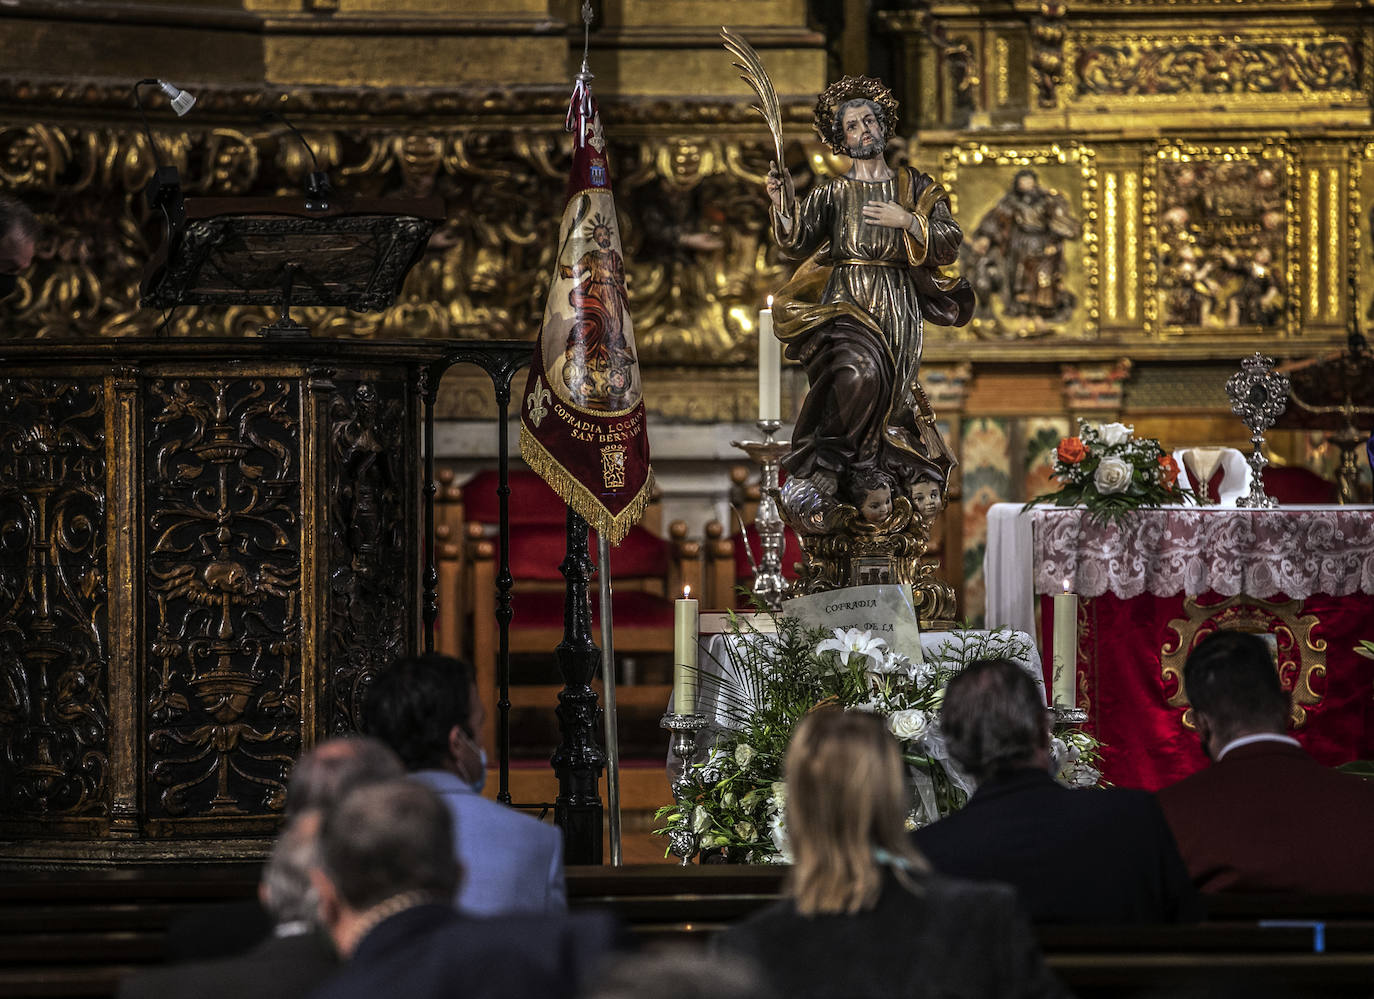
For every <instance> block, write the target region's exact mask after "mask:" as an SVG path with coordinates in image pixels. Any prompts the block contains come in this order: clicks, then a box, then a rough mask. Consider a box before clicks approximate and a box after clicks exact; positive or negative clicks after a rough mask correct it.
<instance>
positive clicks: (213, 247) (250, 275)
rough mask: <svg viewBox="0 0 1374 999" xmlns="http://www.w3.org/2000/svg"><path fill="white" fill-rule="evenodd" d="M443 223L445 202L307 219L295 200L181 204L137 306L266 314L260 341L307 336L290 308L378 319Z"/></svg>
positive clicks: (361, 202)
mask: <svg viewBox="0 0 1374 999" xmlns="http://www.w3.org/2000/svg"><path fill="white" fill-rule="evenodd" d="M443 219H444V203H443V199H441V198H438V197H431V198H424V199H396V198H367V199H356V200H352V201H343V200H338V201H334V202H333V203H332V204H331V205H330V206H329V207H328V208H326V209H325V210H324V211H312V210H307V209H306V208H305V207H304V205H303V203H302V202H301V199H300V198H297V197H286V198H188V199H187V200H186V202H185V219H184V221H180V220H178V224H177V225H176V227H175V228H174V229H173V231H172V232H171V233H170V234H169V236H168V239H167V242H166V244H164V246H163V247H162V249H160V250H159V251H158V252H157V254H156V255H155V256H154V257H153V259H152V261H151V262H150V263H149V265H148V268H147V270H146V271H145V272H144V276H143V283H142V286H141V288H140V292H141V295H142V299H141V304H142V305H144V306H145V307H149V308H156V309H164V310H165V309H173V308H176V307H177V306H181V305H268V306H275V307H276V308H277V310H278V318H277V321H276V322H274V323H271V324H269V325H267V326H264V327H262V329H261V331H260V332H261V334H262V335H263V336H277V337H281V336H289V337H303V336H309V335H310V331H309V330H308V329H307V328H306V327H304V326H302V325H300V324H299V323H297V322H296V321H295V320H293V319H292V318H291V315H290V310H291V306H293V305H342V306H345V307H347V308H349V309H353V310H354V311H357V312H380V311H381V310H383V309H386V308H389V307H390V306H391V305H392V303H393V302H395V301H396V296H397V294H398V293H399V292H400V290H401V283H402V282H403V281H404V280H405V276H406V274H407V273H408V272H409V271H410V268H411V267H412V266H414V264H415V262H416V261H417V260H419V259H420V255H421V254H422V253H423V252H424V249H425V244H426V243H427V242H428V240H429V236H430V233H432V232H433V231H434V229H435V227H436V226H437V225H438V224H439V223H440V222H442V221H443Z"/></svg>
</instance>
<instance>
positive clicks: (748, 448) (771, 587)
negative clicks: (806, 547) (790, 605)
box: [730, 420, 792, 611]
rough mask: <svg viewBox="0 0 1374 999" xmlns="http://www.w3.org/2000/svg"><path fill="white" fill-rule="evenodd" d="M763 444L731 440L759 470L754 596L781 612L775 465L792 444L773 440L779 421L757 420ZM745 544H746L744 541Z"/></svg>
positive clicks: (784, 587)
mask: <svg viewBox="0 0 1374 999" xmlns="http://www.w3.org/2000/svg"><path fill="white" fill-rule="evenodd" d="M758 425H759V429H760V430H762V431H763V440H762V441H731V442H730V446H731V447H737V448H739V449H740V450H741V451H743V452H744V453H745V454H747V455H749V457H750V459H752V460H753V462H754V463H755V464H757V465H758V466H759V468H760V469H761V472H760V475H759V509H758V512H757V513H756V514H754V527H755V528H756V529H757V530H758V532H759V548H760V549H761V551H760V554H759V561H758V565H756V566H755V567H754V586H753V592H754V596H755V597H757V598H758V601H759V603H761V604H762V605H763V606H765V607H767V608H768V609H769V610H772V611H777V610H782V601H783V598H784V597H786V596H787V589H788V587H787V580H786V579H785V578H783V574H782V549H783V531H782V517H781V516H779V514H778V503H777V500H776V499H775V497H776V496H777V495H778V467H779V466H778V463H779V462H780V461H781V460H782V456H783V455H785V454H787V452H788V451H790V450H791V449H792V442H791V441H779V440H774V439H773V435H774V434H775V433H777V432H778V430H779V429H781V427H782V421H781V420H759V421H758ZM746 544H747V541H746Z"/></svg>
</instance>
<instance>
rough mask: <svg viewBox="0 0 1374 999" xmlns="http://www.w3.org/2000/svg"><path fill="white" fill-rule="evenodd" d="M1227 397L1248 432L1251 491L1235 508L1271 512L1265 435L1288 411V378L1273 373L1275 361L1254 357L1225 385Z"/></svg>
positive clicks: (1249, 358) (1276, 501) (1275, 502)
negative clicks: (1250, 451) (1266, 474)
mask: <svg viewBox="0 0 1374 999" xmlns="http://www.w3.org/2000/svg"><path fill="white" fill-rule="evenodd" d="M1226 394H1227V396H1229V397H1230V399H1231V410H1232V412H1234V413H1235V414H1236V415H1237V416H1239V417H1240V419H1241V422H1242V423H1244V424H1245V425H1246V426H1247V427H1248V428H1249V429H1250V444H1251V445H1252V446H1253V448H1254V451H1253V452H1252V453H1251V454H1250V457H1249V462H1250V471H1251V472H1252V473H1253V474H1252V475H1251V478H1250V491H1249V492H1248V493H1246V494H1245V495H1244V496H1242V497H1241V498H1240V499H1239V500H1237V501H1236V506H1242V507H1250V508H1253V509H1256V510H1272V509H1273V508H1274V507H1276V506H1278V505H1279V502H1278V500H1276V499H1274V497H1272V496H1270V495H1269V494H1268V493H1266V492H1265V491H1264V466H1265V465H1267V464H1269V459H1268V458H1266V457H1265V456H1264V432H1265V431H1266V430H1268V429H1269V428H1270V427H1272V426H1273V425H1274V422H1275V421H1276V420H1277V419H1278V418H1279V416H1280V415H1282V413H1283V411H1284V410H1285V409H1287V408H1288V376H1287V375H1285V374H1283V373H1282V372H1279V371H1275V370H1274V359H1273V358H1272V357H1265V356H1264V355H1263V354H1258V353H1256V354H1253V355H1251V356H1250V357H1247V358H1246V359H1245V360H1244V361H1242V362H1241V364H1240V371H1238V372H1236V373H1235V374H1234V375H1232V376H1231V377H1230V378H1229V379H1228V380H1227V382H1226Z"/></svg>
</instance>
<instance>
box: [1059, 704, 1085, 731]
mask: <svg viewBox="0 0 1374 999" xmlns="http://www.w3.org/2000/svg"><path fill="white" fill-rule="evenodd" d="M1050 712H1051V713H1052V714H1053V715H1054V725H1055V727H1056V728H1058V727H1059V726H1061V725H1068V726H1070V727H1072V728H1078V726H1080V725H1082V724H1083V723H1084V722H1086V721H1087V720H1088V712H1086V711H1084V710H1083V709H1082V708H1066V707H1063V706H1061V705H1058V704H1056V705H1055V706H1054V707H1052V708H1050Z"/></svg>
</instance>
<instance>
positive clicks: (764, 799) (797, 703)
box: [655, 616, 1092, 863]
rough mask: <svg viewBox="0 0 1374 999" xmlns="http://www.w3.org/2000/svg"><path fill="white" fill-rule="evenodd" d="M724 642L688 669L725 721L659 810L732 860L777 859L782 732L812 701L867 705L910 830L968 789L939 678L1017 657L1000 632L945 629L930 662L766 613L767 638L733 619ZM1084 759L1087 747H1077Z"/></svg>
mask: <svg viewBox="0 0 1374 999" xmlns="http://www.w3.org/2000/svg"><path fill="white" fill-rule="evenodd" d="M731 633H732V635H731V640H730V641H728V642H727V643H726V647H727V649H728V650H729V651H728V654H729V656H730V659H731V661H730V663H729V664H723V665H724V667H725V668H723V669H722V670H721V671H720V672H719V674H717V673H714V672H705V671H703V672H702V673H700V674H699V676H700V680H701V683H702V684H703V685H707V684H714V685H716V687H717V689H716V691H715V692H716V695H717V701H718V703H720V704H722V705H725V706H726V707H725V715H726V718H727V719H728V722H729V724H730V725H731V728H729V729H728V730H726V731H724V732H723V733H722V734H721V737H720V739H719V741H717V743H716V744H715V745H714V746H713V747H712V748H711V749H710V751H709V753H708V755H707V758H706V760H705V761H704V762H701V763H698V764H696V765H694V766H693V767H692V768H691V770H690V774H689V776H690V778H691V779H692V780H693V781H694V786H693V787H692V788H691V790H690V791H689V793H688V794H687V795H686V796H684V798H683V799H682V802H681V803H680V804H674V805H669V806H666V807H664V808H661V809H659V811H658V814H657V816H656V817H657V819H658V820H659V821H660V822H661V823H662V826H661V827H660V828H658V829H656V830H655V832H656V833H658V834H660V835H667V834H669V833H671V832H673V831H675V830H683V829H690V830H691V831H692V832H693V833H695V834H696V836H697V842H698V845H699V847H700V849H701V851H702V852H703V854H705V855H711V854H714V855H716V856H718V857H720V858H721V859H726V860H731V861H735V862H743V863H782V862H787V860H788V859H789V856H788V852H787V839H786V801H785V794H784V785H783V780H782V761H783V756H784V754H785V753H786V750H787V744H788V742H789V741H790V740H791V738H792V731H793V729H794V728H796V726H797V724H798V723H800V721H801V720H802V718H804V717H805V716H806V715H807V714H808V713H809V712H811V711H813V710H815V709H816V708H818V707H822V706H834V707H839V708H850V709H857V710H867V711H876V712H878V713H879V714H881V715H883V716H884V717H885V718H886V719H887V724H888V728H889V729H890V730H891V731H892V733H893V734H894V735H895V736H896V737H897V739H898V740H899V741H900V742H901V743H902V749H903V753H904V756H905V758H906V761H907V765H908V768H909V773H910V777H911V784H912V791H913V796H912V807H911V812H910V818H909V822H910V825H911V826H912V828H915V827H916V826H917V825H924V824H926V823H927V822H932V821H934V820H935V819H937V818H939V817H941V816H943V815H948V814H949V813H950V812H952V811H954V810H955V809H956V808H959V807H960V806H961V805H963V803H964V801H965V800H967V796H968V791H969V785H968V783H966V782H965V780H964V779H963V778H962V776H961V775H960V774H959V773H958V772H957V771H956V770H955V768H954V767H953V765H952V764H951V763H950V762H949V759H948V757H947V756H946V754H945V752H944V747H943V742H942V740H941V738H940V734H939V707H940V704H941V702H942V700H943V699H944V688H945V684H947V683H948V682H949V680H950V678H951V677H952V676H953V675H954V674H955V673H957V672H958V671H959V670H960V669H962V668H963V666H964V664H965V663H968V662H971V661H973V660H975V659H984V658H994V657H1012V658H1024V656H1025V654H1026V651H1027V650H1025V649H1021V648H1019V647H1018V643H1017V641H1016V639H1015V638H1013V637H1012V636H1011V634H1010V633H1009V632H1006V631H1002V632H956V633H955V634H954V636H953V639H952V640H951V641H950V642H949V643H946V645H945V646H943V647H942V648H941V649H939V650H937V654H936V655H934V656H932V657H931V659H932V661H930V662H923V663H913V662H911V661H910V660H908V659H907V658H906V657H905V656H902V655H899V654H896V653H894V652H893V651H892V650H891V649H889V648H888V647H887V644H886V643H885V642H884V641H883V640H882V639H881V638H876V637H874V636H873V635H872V634H871V633H869V632H863V631H857V630H851V631H842V630H836V631H835V632H833V633H828V632H826V631H824V630H816V629H809V628H806V627H805V626H803V625H802V624H801V623H800V622H799V621H797V620H796V619H794V618H789V617H785V616H784V617H780V618H778V619H777V634H773V635H765V634H761V633H759V632H756V631H754V630H753V629H752V628H750V627H749V626H748V625H746V624H744V623H743V622H742V621H741V620H740V619H737V618H736V619H734V620H733V621H732V624H731ZM1088 758H1089V760H1090V759H1091V758H1092V753H1091V752H1089V753H1088Z"/></svg>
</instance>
